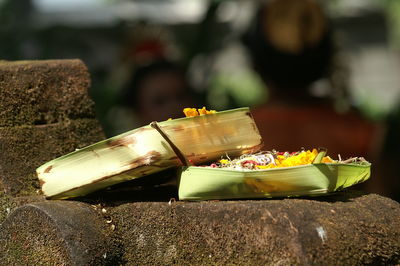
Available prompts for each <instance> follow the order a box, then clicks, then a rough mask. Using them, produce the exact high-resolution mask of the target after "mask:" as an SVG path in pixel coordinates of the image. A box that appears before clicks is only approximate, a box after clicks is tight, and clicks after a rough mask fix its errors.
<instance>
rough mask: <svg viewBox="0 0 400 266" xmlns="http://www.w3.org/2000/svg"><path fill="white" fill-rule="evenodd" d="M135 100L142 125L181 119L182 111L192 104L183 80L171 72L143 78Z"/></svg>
mask: <svg viewBox="0 0 400 266" xmlns="http://www.w3.org/2000/svg"><path fill="white" fill-rule="evenodd" d="M137 100H138V101H137V102H138V111H139V115H140V117H142V120H143V121H142V122H143V123H150V122H152V121H163V120H167V119H168V118H179V117H182V116H183V113H182V109H183V108H184V107H189V106H191V104H192V103H191V101H190V98H189V96H188V88H187V85H186V82H185V80H184V78H183V77H182V75H180V74H179V73H177V72H175V71H172V70H164V71H158V72H155V73H152V74H151V75H148V76H147V77H145V78H144V79H143V80H142V81H141V83H140V88H139V93H138V99H137Z"/></svg>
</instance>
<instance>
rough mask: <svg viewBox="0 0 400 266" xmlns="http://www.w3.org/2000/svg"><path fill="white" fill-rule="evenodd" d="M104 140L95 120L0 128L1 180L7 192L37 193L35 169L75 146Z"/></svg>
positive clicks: (25, 194) (13, 193)
mask: <svg viewBox="0 0 400 266" xmlns="http://www.w3.org/2000/svg"><path fill="white" fill-rule="evenodd" d="M102 139H104V135H103V132H102V129H101V127H100V125H99V123H98V121H97V120H95V119H77V120H68V121H65V122H63V123H57V124H50V125H42V126H18V127H3V128H1V127H0V150H1V151H2V152H1V153H0V181H1V182H2V186H3V189H4V190H5V192H6V194H8V195H12V196H27V195H37V191H38V190H39V189H40V186H39V183H38V179H37V176H36V172H35V170H36V168H37V167H39V166H40V165H42V164H43V163H45V162H47V161H49V160H52V159H54V158H57V157H59V156H61V155H64V154H66V153H69V152H72V151H74V150H75V149H77V148H82V147H84V146H87V145H89V144H92V143H94V142H97V141H99V140H102Z"/></svg>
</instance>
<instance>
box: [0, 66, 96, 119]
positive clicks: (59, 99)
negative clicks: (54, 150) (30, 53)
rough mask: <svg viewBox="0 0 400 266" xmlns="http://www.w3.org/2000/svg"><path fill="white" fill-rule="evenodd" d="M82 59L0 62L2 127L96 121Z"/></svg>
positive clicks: (88, 79) (0, 116)
mask: <svg viewBox="0 0 400 266" xmlns="http://www.w3.org/2000/svg"><path fill="white" fill-rule="evenodd" d="M89 85H90V76H89V73H88V71H87V68H86V66H85V65H84V64H83V63H82V61H80V60H43V61H15V62H7V61H0V107H1V108H0V127H5V126H16V125H42V124H50V123H56V122H60V121H62V120H64V119H66V118H69V119H76V118H94V117H95V113H94V108H93V107H94V104H93V101H92V100H91V99H90V98H89V96H88V88H89Z"/></svg>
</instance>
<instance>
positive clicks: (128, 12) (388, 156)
mask: <svg viewBox="0 0 400 266" xmlns="http://www.w3.org/2000/svg"><path fill="white" fill-rule="evenodd" d="M66 58H80V59H81V60H83V61H84V63H85V64H86V65H87V66H88V68H89V71H90V73H91V78H92V85H91V88H90V92H89V93H90V95H91V96H92V98H93V99H94V101H95V102H96V108H97V110H96V111H97V116H98V118H99V120H100V122H101V123H102V125H103V128H104V130H105V133H106V135H107V136H113V135H116V134H119V133H122V132H124V131H127V130H130V129H133V128H136V127H139V126H142V125H145V124H148V123H149V122H151V121H153V120H158V121H162V120H165V119H168V118H170V117H171V118H177V117H181V116H182V115H183V114H182V112H181V110H182V108H183V107H188V106H193V107H198V108H201V107H202V106H207V107H208V108H209V109H216V110H225V109H231V108H237V107H243V106H249V107H251V108H252V111H253V115H254V118H255V120H256V121H257V124H258V126H259V129H260V133H261V134H262V135H263V138H264V142H265V147H264V148H265V149H266V150H271V149H277V150H299V149H301V148H302V147H304V148H306V149H310V148H313V147H316V146H324V147H328V150H329V151H330V152H329V154H331V155H333V156H332V157H334V158H336V154H341V156H342V157H343V159H345V158H347V157H349V156H364V157H366V159H368V160H369V161H372V162H373V172H374V174H373V177H372V178H371V180H370V181H368V182H367V183H366V184H365V185H363V189H366V190H368V191H371V192H376V193H380V194H382V195H386V196H389V197H391V198H393V199H396V200H400V175H399V174H398V173H397V171H398V170H397V167H396V166H397V164H398V162H399V159H400V156H399V155H398V150H399V149H400V0H331V1H322V0H321V1H317V0H315V1H312V0H270V1H261V0H260V1H250V0H208V1H206V0H0V60H35V59H66Z"/></svg>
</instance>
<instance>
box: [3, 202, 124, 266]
mask: <svg viewBox="0 0 400 266" xmlns="http://www.w3.org/2000/svg"><path fill="white" fill-rule="evenodd" d="M111 233H112V228H111V227H110V226H109V225H108V224H107V222H106V221H105V220H104V219H103V218H102V217H101V216H100V215H99V213H98V212H96V211H95V210H94V209H93V208H92V207H91V206H90V205H88V204H84V203H80V202H69V201H63V202H59V201H51V202H50V201H45V202H37V203H31V204H27V205H24V206H22V207H20V208H17V209H16V210H14V211H13V212H12V213H11V214H10V215H9V216H8V218H7V220H6V221H5V222H4V223H3V224H2V225H1V226H0V261H1V262H2V265H115V264H114V262H115V261H116V260H117V257H116V256H117V255H116V254H117V251H118V247H116V246H114V245H113V242H112V238H111V237H109V235H110V234H111Z"/></svg>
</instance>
